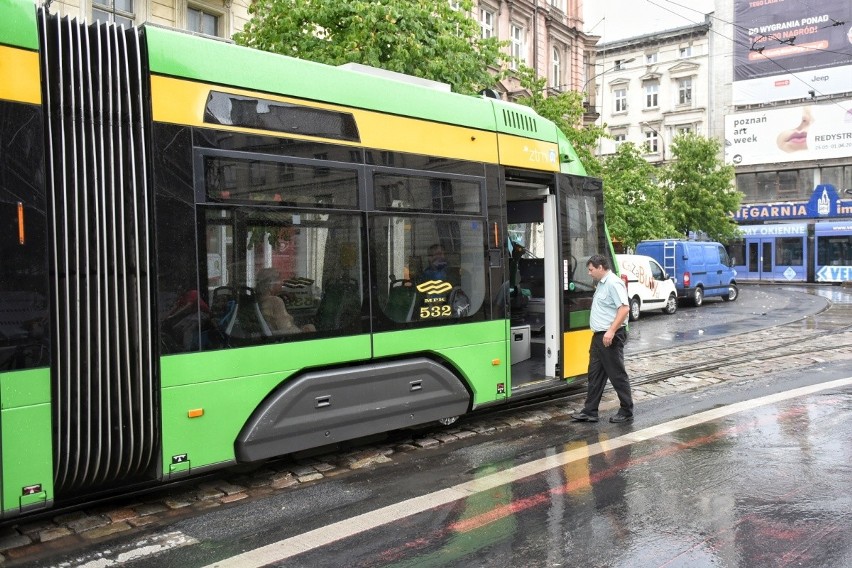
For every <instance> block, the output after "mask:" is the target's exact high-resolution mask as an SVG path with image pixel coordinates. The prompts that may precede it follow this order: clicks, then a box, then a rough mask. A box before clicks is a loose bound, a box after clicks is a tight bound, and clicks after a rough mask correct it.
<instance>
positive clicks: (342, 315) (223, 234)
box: [163, 207, 364, 352]
mask: <svg viewBox="0 0 852 568" xmlns="http://www.w3.org/2000/svg"><path fill="white" fill-rule="evenodd" d="M205 209H206V210H205V212H204V217H203V218H204V223H205V226H204V235H205V239H204V242H203V243H202V250H201V254H200V259H201V266H199V275H200V281H201V282H203V283H204V284H203V289H202V290H201V291H200V292H201V297H202V301H201V302H200V309H199V312H200V313H199V314H198V315H197V316H196V315H195V314H192V317H191V318H189V319H187V320H185V321H184V320H178V321H174V322H171V323H170V324H169V325H164V326H163V330H164V331H163V333H164V337H163V343H164V344H166V345H167V346H169V347H171V349H170V350H171V351H173V352H179V351H193V350H197V349H219V348H227V347H241V346H245V345H256V344H263V343H270V342H279V341H289V340H295V339H301V338H309V337H315V336H317V335H323V336H327V335H339V334H345V333H359V332H360V331H361V329H360V326H361V317H360V316H361V306H362V304H363V289H364V286H363V272H362V262H361V258H362V251H361V234H362V230H361V222H360V216H359V215H357V214H353V215H349V214H343V213H317V212H308V211H304V212H282V211H280V210H269V209H259V208H249V207H238V208H228V209H221V208H205ZM193 292H194V291H189V292H188V293H187V294H185V297H187V298H193V297H194V298H197V294H195V295H193ZM175 308H179V306H175Z"/></svg>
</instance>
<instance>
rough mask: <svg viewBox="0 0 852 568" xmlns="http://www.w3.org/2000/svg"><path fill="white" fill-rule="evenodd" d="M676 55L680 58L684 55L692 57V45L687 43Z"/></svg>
mask: <svg viewBox="0 0 852 568" xmlns="http://www.w3.org/2000/svg"><path fill="white" fill-rule="evenodd" d="M678 55H679V56H680V58H681V59H683V58H684V57H692V46H691V45H687V46H686V47H681V48H680V51H679V52H678Z"/></svg>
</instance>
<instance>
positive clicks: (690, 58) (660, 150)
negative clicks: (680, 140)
mask: <svg viewBox="0 0 852 568" xmlns="http://www.w3.org/2000/svg"><path fill="white" fill-rule="evenodd" d="M712 45H713V38H712V36H711V34H710V23H709V22H705V23H701V24H695V25H690V26H686V27H680V28H676V29H672V30H668V31H664V32H659V33H654V34H647V35H642V36H637V37H631V38H626V39H622V40H618V41H613V42H608V43H603V44H600V45H598V46H597V47H596V60H595V64H594V69H595V70H596V73H595V74H594V75H592V76H591V78H590V79H588V81H587V84H586V86H585V87H584V88H583V90H584V91H585V92H586V93H587V95H588V100H589V105H590V107H594V108H595V109H596V110H597V112H598V113H599V115H600V120H601V121H602V123H603V124H606V126H607V131H608V132H609V134H610V135H611V136H612V138H611V139H605V140H601V143H600V147H599V154H600V155H602V156H606V155H609V154H613V153H614V152H615V151H616V149H617V148H618V146H619V145H620V144H622V143H624V142H632V143H634V144H635V145H636V146H637V147H639V148H642V149H643V151H644V154H645V158H646V159H647V160H648V161H649V162H652V163H663V162H665V161H666V160H668V159H670V158H671V144H672V141H673V140H674V138H675V137H676V136H677V135H678V134H681V133H687V132H694V133H697V134H701V135H705V136H712V135H713V128H712V124H713V118H712V112H713V108H714V105H715V99H714V95H715V93H714V91H713V90H712V89H711V75H712V63H713V58H712V57H711V56H710V53H711V49H712Z"/></svg>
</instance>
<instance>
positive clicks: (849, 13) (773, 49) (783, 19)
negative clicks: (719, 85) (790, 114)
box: [733, 0, 852, 105]
mask: <svg viewBox="0 0 852 568" xmlns="http://www.w3.org/2000/svg"><path fill="white" fill-rule="evenodd" d="M734 33H735V34H736V37H735V41H734V84H733V102H734V104H735V105H742V104H756V103H766V102H772V101H781V100H790V99H801V98H807V97H808V96H822V95H831V94H836V93H844V92H849V91H852V2H850V0H821V1H820V2H800V1H798V0H734ZM810 91H813V95H812V94H811V93H810Z"/></svg>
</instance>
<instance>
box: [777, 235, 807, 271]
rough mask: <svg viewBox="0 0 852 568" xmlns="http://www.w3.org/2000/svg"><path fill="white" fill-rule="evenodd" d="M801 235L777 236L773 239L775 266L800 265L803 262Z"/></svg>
mask: <svg viewBox="0 0 852 568" xmlns="http://www.w3.org/2000/svg"><path fill="white" fill-rule="evenodd" d="M803 240H804V239H802V238H801V237H778V238H776V239H775V265H776V266H802V265H804V263H805V259H804V255H803V254H802V250H803V244H802V243H803Z"/></svg>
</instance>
